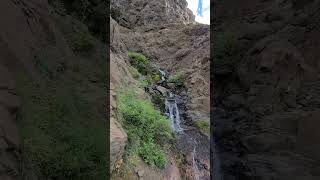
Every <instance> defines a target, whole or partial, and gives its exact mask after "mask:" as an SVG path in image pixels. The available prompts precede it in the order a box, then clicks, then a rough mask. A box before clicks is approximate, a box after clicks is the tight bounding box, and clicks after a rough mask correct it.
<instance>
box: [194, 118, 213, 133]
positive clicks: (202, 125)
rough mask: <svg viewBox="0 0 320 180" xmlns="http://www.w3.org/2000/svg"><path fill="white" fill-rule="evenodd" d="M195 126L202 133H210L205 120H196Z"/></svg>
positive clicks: (208, 125)
mask: <svg viewBox="0 0 320 180" xmlns="http://www.w3.org/2000/svg"><path fill="white" fill-rule="evenodd" d="M195 123H196V125H197V127H198V128H199V130H200V131H201V132H202V133H204V134H210V124H209V122H208V121H206V120H197V121H196V122H195Z"/></svg>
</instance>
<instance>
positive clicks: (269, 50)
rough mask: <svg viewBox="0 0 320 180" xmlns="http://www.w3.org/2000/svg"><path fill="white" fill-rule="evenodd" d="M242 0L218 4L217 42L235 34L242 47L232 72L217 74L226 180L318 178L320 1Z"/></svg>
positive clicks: (218, 133)
mask: <svg viewBox="0 0 320 180" xmlns="http://www.w3.org/2000/svg"><path fill="white" fill-rule="evenodd" d="M238 3H239V4H238ZM238 3H234V2H233V1H228V0H227V1H223V2H221V1H219V2H215V11H214V28H215V31H214V33H215V35H216V36H215V37H217V36H219V35H220V34H223V33H225V32H230V33H232V35H233V37H234V39H235V43H234V44H235V46H236V47H237V49H238V52H237V53H238V55H237V56H235V57H237V59H236V60H235V61H234V62H233V66H234V67H233V68H232V69H230V71H228V72H229V73H225V74H223V75H221V74H218V73H216V71H213V72H212V75H213V77H214V91H213V93H214V98H215V104H214V111H213V115H214V117H213V119H214V122H213V125H214V128H213V132H212V134H213V135H214V136H215V137H216V138H217V145H218V147H219V153H220V155H221V166H222V170H223V173H224V176H225V178H226V179H248V180H250V179H318V178H319V177H320V174H319V172H320V171H319V167H320V161H319V158H318V157H319V152H320V151H319V147H318V144H319V142H317V140H316V139H319V138H320V136H319V133H317V130H315V129H313V128H312V127H317V125H318V122H317V121H316V120H315V119H316V118H315V117H316V116H317V114H318V113H319V111H320V109H319V108H320V106H319V100H318V99H319V95H320V94H319V88H320V83H319V82H320V81H319V70H320V69H319V61H318V58H319V56H320V53H319V51H317V50H316V49H318V48H319V42H320V41H319V35H320V33H319V29H320V26H319V23H318V22H319V19H320V12H319V7H320V4H319V2H318V1H303V3H302V1H262V0H250V1H246V2H244V3H240V2H238ZM225 11H226V13H224V12H225ZM215 37H214V38H213V40H212V43H213V45H214V46H215V47H218V46H219V44H215V42H217V41H215V40H217V38H215ZM214 60H216V59H214ZM213 65H215V61H214V63H213ZM219 67H220V66H218V65H217V66H216V67H215V68H216V69H218V68H219ZM307 129H308V130H307ZM307 131H308V132H307ZM316 151H317V152H316Z"/></svg>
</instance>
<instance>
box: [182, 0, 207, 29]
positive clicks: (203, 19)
mask: <svg viewBox="0 0 320 180" xmlns="http://www.w3.org/2000/svg"><path fill="white" fill-rule="evenodd" d="M187 2H188V8H189V9H191V11H192V12H193V14H194V15H195V16H196V21H197V22H199V23H202V24H210V0H202V16H201V15H199V14H198V12H197V9H198V4H199V0H187Z"/></svg>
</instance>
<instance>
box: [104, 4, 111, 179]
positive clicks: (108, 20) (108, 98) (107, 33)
mask: <svg viewBox="0 0 320 180" xmlns="http://www.w3.org/2000/svg"><path fill="white" fill-rule="evenodd" d="M105 3H106V7H107V9H106V11H107V13H106V14H107V17H105V18H106V24H105V28H107V31H106V34H105V43H106V46H107V48H106V53H107V56H106V57H107V59H106V61H107V63H106V64H107V67H106V73H107V76H106V77H107V79H106V93H107V99H106V107H105V108H106V113H107V114H106V118H107V119H106V122H107V123H106V126H107V127H106V128H107V130H106V131H107V142H106V147H107V148H106V149H107V152H106V156H107V157H106V158H107V164H108V167H107V168H106V171H107V177H108V179H111V174H110V172H111V171H110V0H106V2H105Z"/></svg>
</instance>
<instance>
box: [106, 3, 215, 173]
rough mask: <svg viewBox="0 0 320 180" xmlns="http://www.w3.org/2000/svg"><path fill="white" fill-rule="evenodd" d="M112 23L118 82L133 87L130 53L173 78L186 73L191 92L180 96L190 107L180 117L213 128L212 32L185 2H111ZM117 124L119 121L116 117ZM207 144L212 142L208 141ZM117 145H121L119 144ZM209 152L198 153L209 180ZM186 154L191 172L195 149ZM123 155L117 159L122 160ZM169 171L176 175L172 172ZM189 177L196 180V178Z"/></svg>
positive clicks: (202, 149) (202, 148) (204, 148)
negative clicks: (211, 87)
mask: <svg viewBox="0 0 320 180" xmlns="http://www.w3.org/2000/svg"><path fill="white" fill-rule="evenodd" d="M113 20H114V22H113ZM111 22H112V24H115V25H112V27H111V29H110V32H111V36H110V37H111V41H113V43H111V44H112V45H111V51H110V53H111V57H112V58H111V62H112V61H114V64H118V67H117V68H116V67H115V68H114V69H115V72H120V74H121V76H120V77H119V75H117V73H116V74H115V75H114V76H115V78H114V79H119V81H118V82H120V81H122V80H123V79H124V78H128V79H129V80H127V83H131V81H132V80H131V74H130V73H127V70H126V69H127V67H125V63H127V65H128V57H127V52H128V51H135V52H141V53H142V54H144V55H146V56H147V57H148V58H149V60H150V62H151V63H152V64H154V65H156V66H158V67H160V68H161V69H164V70H166V71H168V73H169V74H171V75H175V74H177V73H179V72H182V73H183V74H184V75H185V81H184V85H185V87H186V88H185V91H183V92H182V93H181V95H182V96H184V97H187V99H186V102H185V104H186V106H187V107H186V109H181V114H184V115H185V116H186V118H187V119H188V120H187V121H188V122H189V123H190V124H189V125H190V126H194V122H196V121H197V120H204V121H206V122H207V123H209V118H210V108H209V107H210V106H209V105H210V100H209V99H210V98H209V96H210V93H209V83H210V80H209V76H210V73H209V72H210V68H209V43H210V41H209V40H210V37H209V26H208V25H204V24H199V23H196V22H195V21H194V16H193V15H192V13H191V12H190V10H189V9H187V4H186V1H171V0H170V1H138V0H133V1H111ZM117 69H119V70H117ZM111 74H113V73H111ZM116 76H118V77H117V78H116ZM126 76H127V77H126ZM120 79H122V80H120ZM118 82H116V81H115V80H114V81H113V80H112V79H111V83H112V84H114V85H116V84H118V86H119V84H121V83H118ZM131 84H134V83H131ZM112 86H113V85H111V88H112ZM115 97H116V94H115ZM112 98H114V97H111V99H112ZM115 112H116V111H115ZM114 121H120V120H119V119H117V118H116V117H115V119H114ZM117 129H121V127H118V128H117ZM116 131H118V130H116V128H115V130H114V132H116ZM119 131H120V130H119ZM111 135H112V133H111ZM121 137H125V135H123V136H121ZM202 138H204V137H202ZM111 139H115V137H111ZM124 139H125V138H124ZM206 139H207V140H206V141H208V137H206ZM119 140H120V139H119ZM114 142H115V144H116V142H117V140H114ZM119 142H120V141H119ZM208 147H209V144H208V143H204V144H202V145H200V147H198V148H197V151H199V152H198V154H199V155H197V157H196V158H197V159H196V161H197V162H199V163H200V164H201V174H202V175H203V176H204V177H205V178H209V148H208ZM181 148H182V149H183V148H184V149H185V151H187V152H188V153H189V154H186V156H187V157H186V158H187V161H188V162H187V166H188V168H189V169H192V164H193V162H192V147H191V146H190V147H184V146H183V145H182V146H181ZM115 149H117V148H116V147H115ZM115 152H117V151H115ZM121 152H122V151H121ZM121 152H120V153H119V154H118V155H120V157H121ZM118 155H117V157H119V156H118ZM117 160H118V159H117ZM114 161H116V159H115V160H114ZM170 171H172V173H174V172H176V170H172V169H171V170H170ZM170 176H171V177H172V175H168V177H169V179H170ZM174 176H175V175H174V174H173V177H174ZM184 176H186V177H188V178H191V179H192V178H194V175H193V174H192V173H189V174H188V173H187V174H186V175H184ZM159 178H160V177H159Z"/></svg>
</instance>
